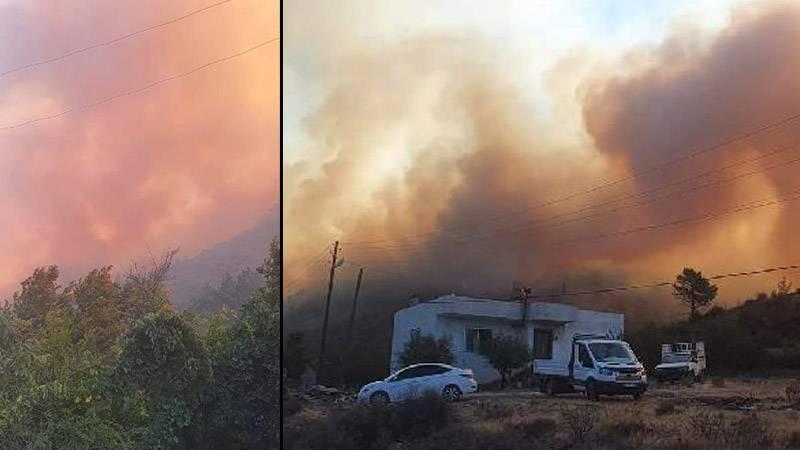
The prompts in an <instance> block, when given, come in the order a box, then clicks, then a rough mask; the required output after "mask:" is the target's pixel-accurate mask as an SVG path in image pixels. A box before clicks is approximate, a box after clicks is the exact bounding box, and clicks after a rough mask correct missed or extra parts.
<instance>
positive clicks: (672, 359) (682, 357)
mask: <svg viewBox="0 0 800 450" xmlns="http://www.w3.org/2000/svg"><path fill="white" fill-rule="evenodd" d="M691 356H692V355H691V354H689V353H667V354H666V355H664V358H663V362H665V363H682V362H689V360H690V359H691Z"/></svg>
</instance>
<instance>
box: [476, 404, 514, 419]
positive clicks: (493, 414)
mask: <svg viewBox="0 0 800 450" xmlns="http://www.w3.org/2000/svg"><path fill="white" fill-rule="evenodd" d="M475 415H476V416H478V417H480V418H481V419H483V420H500V419H505V418H506V417H511V416H512V415H514V406H512V405H509V404H507V403H502V402H497V401H484V402H480V403H478V404H477V406H476V408H475Z"/></svg>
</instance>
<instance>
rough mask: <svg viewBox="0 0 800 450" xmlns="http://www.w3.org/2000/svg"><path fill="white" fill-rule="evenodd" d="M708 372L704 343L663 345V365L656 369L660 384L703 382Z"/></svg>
mask: <svg viewBox="0 0 800 450" xmlns="http://www.w3.org/2000/svg"><path fill="white" fill-rule="evenodd" d="M705 371H706V349H705V345H704V344H703V343H702V342H674V343H671V344H661V364H659V365H657V366H656V368H655V377H656V379H657V380H658V381H659V382H667V381H681V382H684V383H686V384H692V383H694V382H695V381H698V382H702V381H703V376H704V375H705Z"/></svg>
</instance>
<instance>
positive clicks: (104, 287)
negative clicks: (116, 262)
mask: <svg viewBox="0 0 800 450" xmlns="http://www.w3.org/2000/svg"><path fill="white" fill-rule="evenodd" d="M65 292H66V295H67V296H69V297H70V298H71V300H72V301H74V302H75V305H76V306H77V325H78V327H79V330H80V333H81V334H82V335H83V337H84V339H86V340H87V341H88V343H89V345H90V346H92V347H93V348H94V349H95V350H96V351H97V352H98V353H99V354H101V355H107V354H109V353H110V352H112V351H113V349H112V347H113V346H114V343H115V341H116V339H117V337H118V336H119V335H120V333H121V332H122V329H123V323H122V317H121V314H120V311H119V298H120V289H119V286H117V285H116V284H115V283H114V282H113V281H112V280H111V266H107V267H103V268H101V269H95V270H92V271H91V272H89V274H88V275H87V276H86V278H83V279H80V280H78V281H77V282H73V283H72V284H70V286H69V287H68V288H67V289H66V291H65Z"/></svg>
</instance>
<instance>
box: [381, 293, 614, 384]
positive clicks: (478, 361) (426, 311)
mask: <svg viewBox="0 0 800 450" xmlns="http://www.w3.org/2000/svg"><path fill="white" fill-rule="evenodd" d="M623 330H624V316H623V315H622V314H615V313H606V312H599V311H589V310H584V309H578V308H577V307H575V306H572V305H566V304H561V303H539V302H532V303H527V304H524V303H521V302H512V301H500V300H489V299H480V298H470V297H461V296H456V295H452V294H451V295H448V296H443V297H439V298H436V299H434V300H430V301H427V302H422V303H418V304H416V305H413V306H410V307H408V308H405V309H402V310H400V311H398V312H396V313H395V315H394V329H393V332H392V361H391V369H392V371H395V370H397V369H399V368H400V363H399V361H398V359H399V356H400V354H401V353H402V352H403V349H404V347H405V344H406V342H407V341H408V340H409V339H410V338H411V336H412V335H413V334H415V333H420V334H423V335H428V334H430V335H433V336H435V337H437V338H438V337H442V336H448V337H450V340H451V343H452V348H451V349H452V352H453V355H454V356H455V363H454V365H456V366H458V367H463V368H469V369H472V370H473V371H474V372H475V377H476V378H477V380H478V382H479V383H490V382H493V381H495V380H497V379H499V378H500V374H499V373H498V372H497V371H496V370H495V369H494V368H493V367H492V366H491V365H489V363H488V361H487V360H486V358H485V357H484V356H482V355H480V353H479V349H480V348H481V346H482V345H484V344H485V343H486V342H488V341H489V340H491V339H492V337H493V336H497V335H500V334H503V335H511V336H515V337H517V338H518V339H521V340H523V341H524V342H527V343H528V346H529V347H530V348H531V350H532V351H533V353H534V359H544V360H549V359H554V358H555V359H569V352H570V342H571V339H572V336H574V335H575V334H597V335H606V336H611V335H613V336H619V335H621V334H622V332H623Z"/></svg>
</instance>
